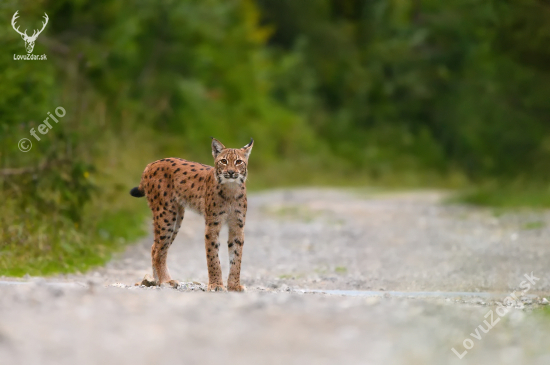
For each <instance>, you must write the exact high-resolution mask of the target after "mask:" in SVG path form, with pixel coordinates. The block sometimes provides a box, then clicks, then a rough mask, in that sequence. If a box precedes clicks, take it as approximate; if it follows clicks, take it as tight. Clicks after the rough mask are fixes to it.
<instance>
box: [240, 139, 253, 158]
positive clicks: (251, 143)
mask: <svg viewBox="0 0 550 365" xmlns="http://www.w3.org/2000/svg"><path fill="white" fill-rule="evenodd" d="M252 146H254V139H253V138H250V142H249V143H248V144H247V145H246V146H244V147H243V148H242V150H244V154H245V156H246V158H248V156H250V151H252Z"/></svg>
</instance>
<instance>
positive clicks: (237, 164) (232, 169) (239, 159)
mask: <svg viewBox="0 0 550 365" xmlns="http://www.w3.org/2000/svg"><path fill="white" fill-rule="evenodd" d="M253 145H254V140H253V139H250V143H249V144H247V145H246V146H244V147H243V148H225V146H224V145H223V144H222V143H221V142H220V141H218V140H217V139H216V138H214V137H212V156H214V169H215V171H216V179H217V180H218V183H219V184H227V183H237V184H244V182H245V181H246V176H247V174H248V171H247V166H248V156H250V151H252V146H253Z"/></svg>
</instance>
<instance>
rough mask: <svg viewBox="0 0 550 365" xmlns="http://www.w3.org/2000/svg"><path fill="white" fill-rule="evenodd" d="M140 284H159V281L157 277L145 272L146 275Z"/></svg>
mask: <svg viewBox="0 0 550 365" xmlns="http://www.w3.org/2000/svg"><path fill="white" fill-rule="evenodd" d="M140 285H143V286H157V282H156V281H155V279H154V278H153V277H152V276H151V275H149V274H145V276H144V277H143V280H142V281H141V284H140Z"/></svg>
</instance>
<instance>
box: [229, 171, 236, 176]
mask: <svg viewBox="0 0 550 365" xmlns="http://www.w3.org/2000/svg"><path fill="white" fill-rule="evenodd" d="M227 174H228V175H229V177H236V175H237V173H236V172H235V171H233V170H228V171H227Z"/></svg>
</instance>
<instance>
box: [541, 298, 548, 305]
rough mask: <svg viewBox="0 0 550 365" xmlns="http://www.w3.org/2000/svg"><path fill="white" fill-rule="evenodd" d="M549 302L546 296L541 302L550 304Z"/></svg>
mask: <svg viewBox="0 0 550 365" xmlns="http://www.w3.org/2000/svg"><path fill="white" fill-rule="evenodd" d="M548 303H550V302H549V301H548V299H546V298H542V300H541V302H540V304H543V305H548Z"/></svg>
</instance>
